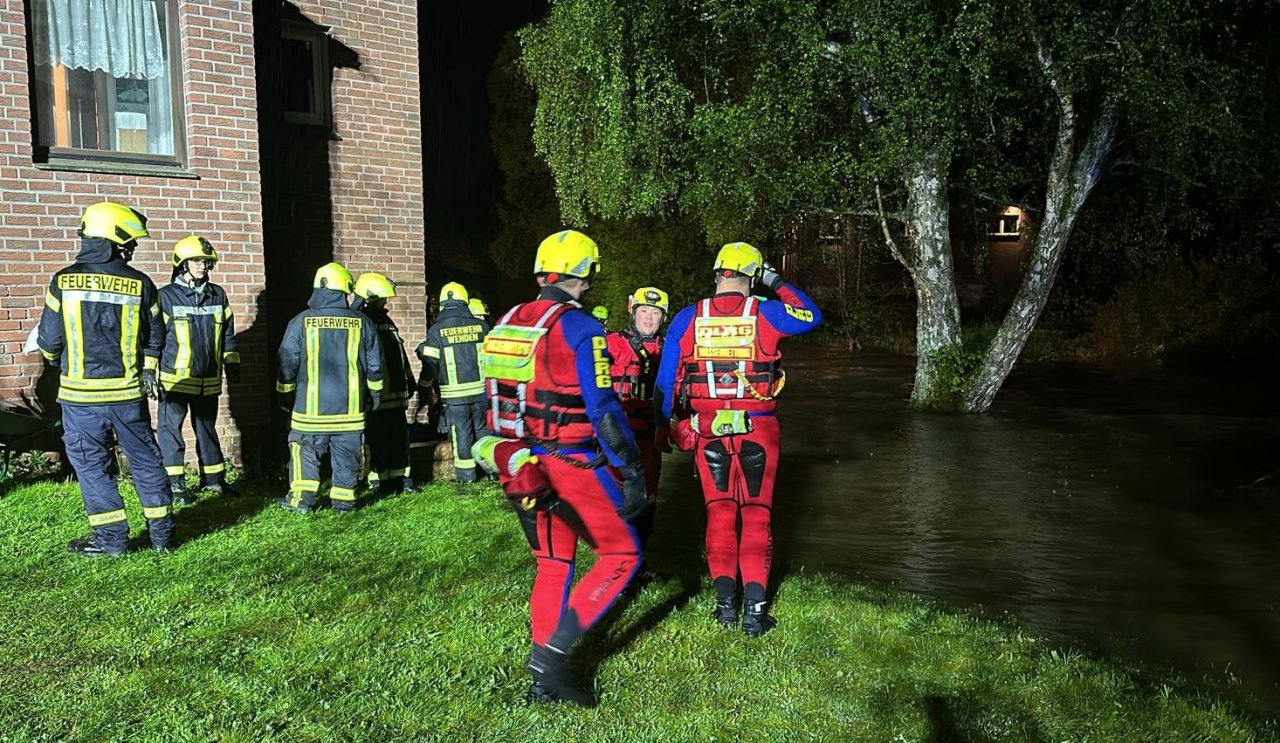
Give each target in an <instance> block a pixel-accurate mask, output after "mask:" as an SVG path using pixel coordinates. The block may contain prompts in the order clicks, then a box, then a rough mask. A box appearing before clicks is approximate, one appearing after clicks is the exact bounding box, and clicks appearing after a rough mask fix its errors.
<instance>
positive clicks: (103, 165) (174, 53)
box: [25, 0, 193, 177]
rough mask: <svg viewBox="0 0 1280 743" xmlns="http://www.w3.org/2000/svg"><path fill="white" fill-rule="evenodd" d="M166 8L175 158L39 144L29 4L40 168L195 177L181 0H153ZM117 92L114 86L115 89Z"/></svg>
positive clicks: (30, 49)
mask: <svg viewBox="0 0 1280 743" xmlns="http://www.w3.org/2000/svg"><path fill="white" fill-rule="evenodd" d="M151 1H153V2H157V3H160V4H162V5H163V6H164V25H165V29H164V30H165V47H166V50H167V52H168V55H169V59H168V60H167V61H168V63H169V85H170V91H169V96H170V101H171V105H172V107H173V112H172V113H173V154H172V155H162V154H158V153H150V152H125V151H123V150H111V149H92V148H85V147H61V146H58V145H47V144H42V143H40V141H39V131H40V130H39V125H38V123H37V122H38V120H39V117H40V110H41V108H42V107H41V106H40V105H39V102H38V101H37V99H36V85H35V79H36V64H35V54H34V44H35V35H34V34H35V28H34V24H33V22H32V15H31V9H32V4H31V3H30V2H27V3H26V4H25V10H26V21H27V28H26V31H27V72H28V74H29V75H30V79H31V81H32V82H31V85H30V86H29V88H30V90H29V95H28V101H27V103H28V108H29V110H30V113H31V124H32V126H31V133H32V159H33V161H34V164H35V165H36V166H37V167H41V166H43V169H48V170H80V171H87V172H125V173H134V172H154V173H155V174H157V175H163V174H167V172H168V171H172V175H174V176H175V177H192V176H193V174H192V173H190V172H189V171H187V170H186V168H187V156H188V149H187V106H186V89H185V85H184V82H185V75H184V74H183V73H184V70H183V66H182V61H183V59H184V57H183V56H182V19H181V18H180V17H179V16H180V8H181V4H180V3H179V2H178V0H151ZM112 88H113V89H114V85H113V86H112Z"/></svg>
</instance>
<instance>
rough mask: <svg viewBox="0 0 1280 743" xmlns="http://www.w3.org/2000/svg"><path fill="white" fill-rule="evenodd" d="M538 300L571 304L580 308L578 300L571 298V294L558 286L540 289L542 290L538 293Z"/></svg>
mask: <svg viewBox="0 0 1280 743" xmlns="http://www.w3.org/2000/svg"><path fill="white" fill-rule="evenodd" d="M538 299H550V300H551V301H552V302H566V303H568V302H572V303H573V304H574V305H577V306H579V307H581V306H582V305H581V303H579V302H578V300H576V299H574V298H573V295H572V294H570V293H569V292H567V291H565V290H564V289H561V288H560V287H558V286H544V287H542V290H541V291H539V292H538Z"/></svg>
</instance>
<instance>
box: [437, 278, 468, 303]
mask: <svg viewBox="0 0 1280 743" xmlns="http://www.w3.org/2000/svg"><path fill="white" fill-rule="evenodd" d="M470 298H471V296H470V295H469V294H467V287H465V286H463V285H462V284H459V283H458V282H456V281H450V282H449V283H447V284H445V285H444V286H442V287H440V303H441V304H444V303H445V302H466V301H467V300H469V299H470Z"/></svg>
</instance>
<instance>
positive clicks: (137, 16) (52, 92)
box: [27, 0, 182, 164]
mask: <svg viewBox="0 0 1280 743" xmlns="http://www.w3.org/2000/svg"><path fill="white" fill-rule="evenodd" d="M27 7H28V10H29V12H30V14H31V19H30V20H31V54H32V63H33V64H32V66H33V68H34V72H35V77H34V82H35V85H34V100H33V101H32V104H33V108H34V113H35V121H36V134H37V139H38V142H37V144H38V145H39V146H40V149H41V150H42V151H43V152H44V154H45V155H46V156H47V157H49V158H54V159H57V158H76V157H91V158H98V159H101V158H106V159H113V160H125V161H140V162H144V163H146V162H152V163H164V164H176V163H177V162H178V158H179V157H180V156H181V154H182V152H181V149H182V141H181V133H182V132H181V90H182V88H181V81H180V79H179V72H180V64H179V63H178V60H179V57H178V53H177V49H178V44H177V0H29V2H28V6H27Z"/></svg>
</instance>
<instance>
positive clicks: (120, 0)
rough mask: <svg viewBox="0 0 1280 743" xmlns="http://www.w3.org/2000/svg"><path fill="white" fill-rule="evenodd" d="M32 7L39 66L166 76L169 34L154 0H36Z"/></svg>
mask: <svg viewBox="0 0 1280 743" xmlns="http://www.w3.org/2000/svg"><path fill="white" fill-rule="evenodd" d="M32 9H33V11H34V12H33V18H32V25H33V26H34V30H35V34H34V36H35V39H34V44H33V46H34V47H35V63H36V64H37V65H50V66H54V65H66V66H67V67H70V68H74V69H81V70H102V71H103V72H106V73H107V74H109V75H111V76H112V77H123V78H132V79H134V80H154V79H156V78H160V77H164V76H165V53H164V52H165V50H164V39H163V37H162V36H161V35H160V22H159V19H158V18H157V16H156V7H155V4H154V2H153V0H33V2H32ZM154 87H158V86H153V88H154ZM153 97H155V96H153Z"/></svg>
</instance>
